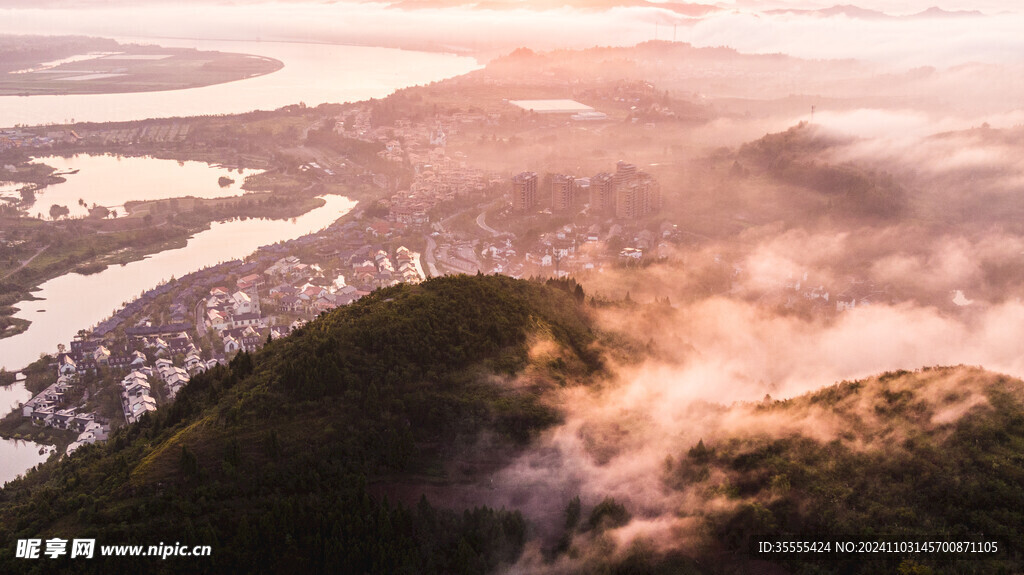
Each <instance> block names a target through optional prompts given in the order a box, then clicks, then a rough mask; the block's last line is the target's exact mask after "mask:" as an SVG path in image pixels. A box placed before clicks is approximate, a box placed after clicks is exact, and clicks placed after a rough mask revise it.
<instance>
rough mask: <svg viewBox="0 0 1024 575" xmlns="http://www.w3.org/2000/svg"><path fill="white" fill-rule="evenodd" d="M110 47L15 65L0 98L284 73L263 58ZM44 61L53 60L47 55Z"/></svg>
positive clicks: (191, 84)
mask: <svg viewBox="0 0 1024 575" xmlns="http://www.w3.org/2000/svg"><path fill="white" fill-rule="evenodd" d="M32 41H33V39H27V40H26V42H32ZM36 41H39V40H36ZM45 41H46V42H54V41H59V39H57V40H53V39H46V40H45ZM97 41H98V42H99V40H97ZM110 42H112V41H102V43H103V46H104V48H103V50H102V51H96V50H95V49H93V50H90V51H87V52H84V53H77V54H68V55H67V56H65V57H64V58H61V59H59V60H54V61H49V62H43V61H41V60H37V61H30V60H24V61H20V62H19V63H18V66H19V67H20V69H17V70H10V71H8V72H6V73H2V74H0V96H29V97H31V96H49V95H61V96H65V95H82V94H89V95H99V94H126V93H136V92H162V91H169V90H182V89H188V88H200V87H203V86H212V85H216V84H224V83H227V82H234V81H237V80H244V79H247V78H254V77H257V76H264V75H266V74H270V73H273V72H276V71H278V70H280V69H281V68H283V67H284V63H283V62H281V61H280V60H277V59H274V58H267V57H264V56H254V55H250V54H236V53H228V52H216V51H199V50H194V49H187V48H163V47H160V46H142V45H138V44H119V43H116V42H115V43H113V44H112V45H109V43H110ZM69 49H70V51H80V50H87V49H88V48H87V47H83V46H74V47H71V46H69ZM45 57H46V58H52V55H49V56H45Z"/></svg>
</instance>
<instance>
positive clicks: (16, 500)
mask: <svg viewBox="0 0 1024 575" xmlns="http://www.w3.org/2000/svg"><path fill="white" fill-rule="evenodd" d="M575 287H576V286H575V283H574V282H549V283H548V284H541V283H537V282H528V281H519V280H513V279H510V278H506V277H499V276H488V277H483V276H477V277H444V278H439V279H434V280H430V281H427V282H425V283H423V284H420V285H417V286H409V285H401V286H396V287H393V288H388V289H383V290H378V291H376V292H374V293H373V294H371V295H370V296H367V297H364V298H363V299H361V300H359V301H358V302H356V303H354V304H353V305H351V306H349V307H346V308H341V309H338V310H335V311H333V312H330V313H327V314H323V315H321V316H320V317H319V318H318V319H317V320H315V321H313V322H311V323H310V324H308V325H307V326H305V327H303V328H302V329H301V330H299V331H298V332H297V333H295V334H293V335H292V336H290V337H288V338H285V339H281V340H277V341H273V342H271V343H269V344H268V345H267V346H265V347H264V348H263V349H262V350H261V351H260V352H258V353H256V354H253V355H246V354H242V355H240V356H238V357H236V358H235V359H234V360H233V361H232V362H231V364H230V366H229V367H228V368H218V369H215V370H212V371H210V372H208V373H207V374H204V375H200V376H198V377H196V378H195V379H193V380H192V382H191V383H190V384H189V385H188V386H186V388H185V389H184V390H183V391H182V392H181V394H180V395H179V398H178V400H177V401H176V402H175V403H174V404H173V405H172V406H170V407H169V408H165V409H161V410H159V411H158V412H156V413H155V414H152V415H151V416H149V417H148V419H144V420H143V421H142V422H140V423H139V424H138V425H133V426H129V427H128V428H127V429H123V430H121V431H119V432H118V433H117V434H116V435H115V436H114V437H113V438H112V439H111V440H110V441H108V442H107V443H105V444H97V445H93V446H86V447H83V448H81V449H80V450H79V451H78V452H76V453H75V455H74V457H71V458H68V459H65V460H64V461H62V462H60V463H59V464H53V463H49V464H46V465H44V466H42V468H41V469H40V470H38V471H36V472H33V473H31V474H29V476H28V477H27V478H26V479H23V480H19V481H16V482H13V483H11V484H9V485H8V487H7V488H6V489H4V490H3V491H0V573H21V572H26V571H29V572H32V571H33V570H34V571H35V572H39V573H44V572H45V573H53V572H58V571H61V572H71V571H73V572H91V573H111V572H120V569H128V568H130V569H132V570H134V571H136V572H160V573H177V572H182V573H197V572H210V573H214V572H216V573H231V572H237V573H257V572H269V573H278V572H289V573H315V572H328V573H363V572H378V573H429V572H435V573H482V572H485V571H490V570H493V569H495V568H496V567H498V566H499V564H501V563H511V562H513V561H515V560H516V558H517V557H518V555H519V554H520V553H521V550H522V547H523V543H524V540H525V537H526V525H525V521H524V518H523V517H522V516H521V515H520V514H519V513H518V512H515V511H511V510H508V511H506V510H493V509H489V508H476V509H471V510H467V511H466V512H465V513H461V512H460V513H454V512H450V511H444V510H440V509H435V508H434V507H432V506H431V505H430V504H429V503H428V502H427V501H425V500H424V501H421V502H420V504H419V505H418V506H417V505H415V504H413V505H409V506H401V505H397V504H395V503H394V502H393V501H392V502H388V501H387V500H386V498H384V497H379V498H375V497H371V496H370V495H368V489H367V486H368V485H371V486H372V485H373V484H374V482H377V481H379V480H380V479H381V478H387V477H396V476H397V477H402V476H408V475H412V474H420V475H428V476H429V475H430V474H431V473H434V474H435V475H438V474H440V472H438V471H436V470H437V469H439V467H440V463H441V460H442V459H444V458H445V457H450V456H451V454H452V453H453V452H454V450H455V448H456V447H457V446H458V445H460V444H463V443H466V442H471V441H472V440H473V438H475V437H476V436H477V434H479V433H480V432H481V431H484V430H487V431H488V432H490V434H491V435H492V436H493V438H494V441H495V445H497V446H501V445H506V446H509V448H510V449H514V448H515V446H517V445H519V446H521V445H524V444H525V443H526V442H528V441H529V440H530V438H531V437H532V436H533V435H535V433H536V432H537V431H538V430H540V429H542V428H544V427H547V426H550V425H552V424H554V423H556V422H557V421H559V413H558V412H557V411H556V410H555V409H554V408H552V407H550V406H548V405H546V404H544V403H542V402H541V401H540V395H541V393H542V392H543V391H544V390H545V389H546V388H547V387H548V386H551V385H559V384H560V383H561V382H564V381H565V379H566V378H576V379H581V380H582V379H586V378H588V377H589V376H590V374H593V373H595V372H597V371H598V370H600V364H599V361H598V359H597V357H598V356H597V354H596V353H595V352H594V351H592V349H591V346H592V344H593V339H594V336H593V333H592V331H591V329H590V327H589V323H588V320H587V318H586V316H585V313H584V310H583V306H582V299H583V298H582V295H583V294H582V291H581V290H574V289H573V288H575ZM539 341H544V342H546V345H547V347H549V348H550V347H551V346H550V344H551V343H552V342H553V343H555V344H556V346H554V347H555V348H557V349H558V350H559V351H558V357H557V361H552V362H550V363H551V365H550V366H541V367H540V368H538V367H536V366H533V365H531V361H530V349H531V346H533V345H536V344H537V342H539ZM524 370H526V371H528V372H529V378H528V379H529V383H528V384H524V383H523V382H521V381H518V380H516V379H514V377H513V376H514V375H515V374H520V375H522V374H524ZM495 374H498V375H497V376H495ZM513 381H515V382H516V384H515V385H513V384H512V382H513ZM435 480H437V481H443V480H444V478H443V477H435ZM49 537H60V538H64V539H72V538H95V539H96V540H97V545H103V544H118V545H131V544H137V545H156V544H159V543H161V542H164V543H173V542H181V543H183V544H186V545H200V544H201V545H211V546H212V547H213V549H214V553H213V556H212V557H211V558H210V559H208V560H197V559H173V558H172V559H167V560H165V561H161V560H159V559H156V560H154V559H145V560H141V559H123V560H120V561H118V560H103V559H100V558H94V559H91V560H82V559H80V558H78V559H74V560H70V559H68V558H66V557H65V558H63V559H56V560H54V559H49V558H43V559H39V560H36V561H30V560H25V559H15V558H14V551H15V547H16V546H15V542H16V540H18V539H24V538H43V539H46V538H49ZM197 569H198V570H197Z"/></svg>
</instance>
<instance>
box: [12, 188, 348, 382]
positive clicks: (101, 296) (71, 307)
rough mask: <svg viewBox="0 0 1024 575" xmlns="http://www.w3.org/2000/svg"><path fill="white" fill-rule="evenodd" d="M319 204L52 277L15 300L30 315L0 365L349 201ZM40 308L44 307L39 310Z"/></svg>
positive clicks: (300, 231)
mask: <svg viewBox="0 0 1024 575" xmlns="http://www.w3.org/2000/svg"><path fill="white" fill-rule="evenodd" d="M324 200H325V201H326V202H327V203H326V204H325V205H324V206H323V207H320V208H317V209H315V210H312V211H310V212H308V213H306V214H304V215H302V216H299V217H298V218H293V219H291V220H263V219H248V220H244V221H242V220H235V221H230V222H223V223H220V222H217V223H214V224H213V225H212V227H211V228H210V229H209V230H207V231H205V232H201V233H198V234H196V235H195V236H194V237H193V238H192V239H190V240H189V242H188V245H187V246H185V247H183V248H179V249H175V250H167V251H164V252H160V253H158V254H154V255H152V256H150V257H147V258H146V259H143V260H139V261H135V262H131V263H129V264H127V265H123V266H120V265H118V266H111V267H109V268H107V269H106V270H104V271H102V272H100V273H97V274H93V275H89V276H82V275H79V274H75V273H70V274H67V275H63V276H61V277H59V278H55V279H52V280H50V281H48V282H46V283H44V284H43V285H42V286H41V288H42V289H41V290H40V291H37V292H34V293H33V295H34V296H35V297H37V298H43V299H42V300H35V301H23V302H19V303H18V304H17V306H16V307H18V308H20V310H21V311H19V312H18V313H17V314H15V317H20V318H24V319H28V320H30V321H32V325H31V326H29V328H28V330H27V331H25V332H24V333H21V334H19V335H16V336H14V337H9V338H7V339H0V367H6V368H7V369H8V370H13V369H20V368H22V367H25V366H26V365H28V364H29V363H31V362H32V361H34V360H35V359H37V358H38V357H39V354H40V353H47V352H53V351H55V350H56V348H57V344H58V343H64V344H65V345H66V344H68V343H69V342H70V341H71V339H72V338H73V337H74V336H75V334H76V333H78V330H79V329H82V328H88V327H90V326H93V325H95V324H96V323H98V322H99V321H101V320H103V319H105V318H107V317H109V316H110V315H111V314H112V313H113V312H114V311H115V310H116V309H118V308H120V307H121V306H122V304H123V303H126V302H128V301H130V300H133V299H135V298H136V297H138V296H139V295H140V294H141V293H142V292H144V291H146V290H148V289H150V288H152V287H154V286H156V285H157V284H159V283H160V282H162V281H165V280H169V279H171V278H172V277H179V278H180V277H182V276H184V275H186V274H188V273H189V272H193V271H196V270H198V269H200V268H203V267H206V266H210V265H214V264H217V263H220V262H222V261H227V260H231V259H235V258H239V257H243V256H246V255H248V254H250V253H252V252H253V251H255V250H256V249H257V248H258V247H260V246H264V245H268V244H272V243H276V242H278V241H281V240H289V239H293V238H297V237H300V236H303V235H306V234H308V233H312V232H315V231H317V230H320V229H323V228H324V227H327V226H328V225H330V224H331V223H333V222H334V221H335V220H337V219H338V218H340V217H341V216H342V215H344V214H346V213H348V212H349V211H350V210H351V209H352V208H353V207H354V206H355V204H356V203H355V202H354V201H353V200H349V199H348V198H345V197H342V196H325V197H324ZM39 310H46V313H39Z"/></svg>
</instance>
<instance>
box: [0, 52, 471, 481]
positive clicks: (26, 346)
mask: <svg viewBox="0 0 1024 575" xmlns="http://www.w3.org/2000/svg"><path fill="white" fill-rule="evenodd" d="M119 40H121V41H128V42H131V41H139V39H133V38H119ZM144 41H145V42H147V43H154V44H160V45H162V46H167V47H192V48H197V49H200V50H220V51H226V52H240V53H246V54H256V55H261V56H269V57H272V58H276V59H278V60H281V61H282V62H284V65H285V66H284V68H282V69H281V70H279V71H277V72H274V73H272V74H268V75H265V76H259V77H256V78H250V79H246V80H240V81H236V82H229V83H226V84H219V85H215V86H206V87H203V88H195V89H189V90H177V91H167V92H149V93H133V94H102V95H74V96H33V97H17V96H7V97H0V126H15V125H33V124H52V123H63V122H66V121H71V120H74V121H79V122H81V121H93V122H106V121H127V120H140V119H145V118H153V117H171V116H193V115H208V114H232V113H239V112H247V111H250V110H256V109H262V110H269V109H275V108H279V107H282V106H286V105H291V104H297V103H300V102H302V103H305V104H307V105H310V106H314V105H317V104H320V103H325V102H353V101H360V100H366V99H370V98H382V97H384V96H387V95H388V94H390V93H392V92H394V91H395V90H397V89H400V88H404V87H408V86H413V85H417V84H425V83H429V82H434V81H438V80H442V79H444V78H448V77H452V76H456V75H459V74H463V73H466V72H469V71H471V70H473V69H476V68H479V67H480V64H478V63H477V61H476V60H474V59H472V58H467V57H461V56H455V55H451V54H438V53H426V52H415V51H407V50H396V49H391V48H374V47H359V46H341V45H331V44H299V43H283V42H233V41H197V40H167V39H160V40H144ZM155 161H158V160H151V159H133V160H132V161H130V162H123V163H122V165H121V168H122V169H123V170H124V171H123V172H120V173H118V172H117V171H116V170H114V171H112V172H108V173H110V174H111V175H110V178H109V179H108V181H107V182H106V183H105V185H106V186H109V187H112V188H120V189H117V190H110V191H108V192H105V193H109V194H111V196H110V197H129V196H130V194H131V190H129V189H127V188H128V186H130V185H131V184H130V183H131V182H136V184H137V183H138V179H137V178H135V176H134V175H133V173H134V172H135V171H136V170H145V169H147V168H146V166H147V165H150V164H147V162H155ZM81 162H87V163H92V164H95V166H94V167H99V163H100V162H101V161H94V160H80V163H81ZM150 166H152V165H150ZM68 167H70V166H68ZM196 169H198V168H196ZM186 171H187V170H186ZM84 174H85V172H84V171H83V172H82V175H83V176H84ZM115 174H116V175H115ZM204 177H209V176H204ZM239 179H240V178H239ZM212 180H213V181H215V180H216V178H215V177H213V178H212ZM72 181H73V180H72V179H70V178H69V184H70V183H71V182H72ZM65 185H67V184H65ZM74 185H76V184H72V185H71V186H69V187H68V188H65V191H66V192H67V193H69V194H71V195H69V196H68V199H71V200H73V201H74V204H77V201H78V199H79V197H81V199H83V200H85V201H86V202H88V203H89V204H92V203H93V202H95V203H98V204H101V205H102V204H104V202H105V201H109V200H103V201H101V200H100V199H97V200H90V199H89V198H86V197H85V196H86V191H85V190H83V191H82V192H81V193H79V192H72V186H74ZM135 189H138V188H135ZM11 191H14V189H13V188H12V189H11V190H8V192H11ZM63 193H64V192H61V191H60V189H59V187H54V188H53V190H52V193H51V194H50V197H49V198H46V197H44V194H41V196H40V202H41V203H44V202H45V205H47V206H49V205H50V204H52V203H54V199H55V198H56V197H57V196H58V195H60V194H63ZM91 193H92V194H93V195H94V196H95V197H97V198H99V197H100V196H99V195H97V194H98V192H91ZM235 193H237V192H234V191H231V190H226V191H225V192H224V193H223V194H221V195H234V194H235ZM324 199H325V200H326V202H327V203H326V205H324V206H323V207H321V208H318V209H316V210H312V211H311V212H309V213H307V214H305V215H303V216H300V217H298V218H295V219H294V220H287V221H282V220H258V219H249V220H245V221H241V220H236V221H230V222H223V223H215V224H213V226H212V227H211V229H210V230H207V231H205V232H201V233H199V234H196V235H195V236H194V237H193V238H191V239H190V240H189V242H188V245H187V246H186V247H184V248H180V249H176V250H169V251H165V252H161V253H159V254H155V255H153V256H150V257H148V258H145V259H143V260H140V261H136V262H132V263H129V264H127V265H124V266H114V267H110V268H107V269H106V270H104V271H102V272H100V273H98V274H94V275H91V276H81V275H78V274H68V275H65V276H61V277H59V278H55V279H53V280H50V281H48V282H46V283H45V284H43V285H42V286H41V288H42V289H41V291H39V292H36V293H35V295H36V297H39V298H42V299H40V300H37V301H30V302H20V303H18V304H17V307H18V308H20V310H21V311H19V312H18V314H17V317H22V318H26V319H29V320H31V321H32V325H31V326H30V327H29V329H28V331H26V332H25V333H22V334H20V335H17V336H15V337H12V338H7V339H3V340H0V366H3V367H6V368H7V369H9V370H13V369H20V368H21V367H24V366H25V365H27V364H28V363H30V362H32V361H33V360H34V359H36V358H37V357H39V354H40V353H45V352H53V351H54V350H55V349H56V346H57V344H58V343H67V342H69V341H70V340H71V338H72V337H73V336H74V335H75V334H76V333H77V332H78V330H79V329H82V328H86V327H89V326H92V325H94V324H96V323H97V322H99V321H101V320H102V319H104V318H106V317H108V316H109V315H110V314H111V312H112V311H114V310H115V309H117V308H119V307H121V305H122V304H123V303H125V302H127V301H130V300H132V299H134V298H135V297H136V296H138V295H139V294H140V293H141V292H143V291H145V290H148V289H150V288H152V287H154V286H155V285H157V284H158V283H160V282H161V281H163V280H167V279H170V278H171V277H181V276H183V275H185V274H187V273H189V272H192V271H195V270H198V269H200V268H203V267H205V266H208V265H213V264H216V263H218V262H221V261H226V260H230V259H235V258H239V257H243V256H245V255H248V254H249V253H251V252H252V251H254V250H255V249H256V248H258V247H259V246H262V245H267V244H271V243H275V242H277V241H281V240H287V239H291V238H296V237H299V236H302V235H305V234H307V233H311V232H314V231H317V230H319V229H322V228H323V227H325V226H327V225H329V224H331V223H332V222H334V221H335V220H336V219H337V218H339V217H341V216H342V215H344V214H345V213H347V212H348V211H349V210H351V209H352V207H353V206H354V205H355V202H353V201H351V200H349V199H347V198H344V197H341V196H326V197H325V198H324ZM68 203H69V204H70V203H71V202H68ZM69 207H73V205H69ZM29 395H30V394H29V393H28V392H27V391H26V390H25V388H24V386H23V385H21V384H20V383H16V384H14V385H11V386H9V387H6V388H4V387H0V411H3V412H4V413H6V411H7V409H9V408H10V407H12V406H16V405H17V404H18V403H20V402H23V401H25V400H27V399H28V398H29ZM38 451H39V446H38V445H36V444H33V443H31V442H24V441H11V440H0V484H2V483H3V482H4V481H7V480H10V479H12V478H14V477H15V476H17V475H18V474H20V473H23V472H24V471H25V470H27V469H28V468H30V467H32V466H33V465H35V464H36V463H39V462H40V461H42V460H43V459H44V458H45V456H44V455H40V454H39V453H38Z"/></svg>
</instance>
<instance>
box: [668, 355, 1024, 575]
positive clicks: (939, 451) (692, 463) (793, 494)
mask: <svg viewBox="0 0 1024 575" xmlns="http://www.w3.org/2000/svg"><path fill="white" fill-rule="evenodd" d="M742 419H743V423H742V425H739V424H737V425H734V431H732V432H730V433H727V434H725V435H724V436H723V437H719V438H716V439H715V440H714V441H708V442H707V443H705V442H703V441H701V442H700V443H698V444H697V445H695V446H694V447H693V448H692V449H690V450H689V452H688V453H686V454H682V456H681V457H680V458H679V461H678V462H675V463H673V464H671V465H669V466H668V471H667V478H668V479H667V484H668V485H669V486H670V487H671V488H672V489H675V490H679V491H686V492H688V493H691V494H692V495H693V496H694V497H695V498H697V499H698V500H700V501H702V502H703V504H702V505H698V506H697V508H700V509H703V511H701V514H702V520H703V523H704V529H705V533H706V535H707V547H706V548H705V549H704V550H703V551H702V553H704V554H706V555H707V556H708V557H716V556H717V557H719V558H721V557H730V558H732V559H730V560H729V561H726V563H732V564H735V559H736V558H740V562H741V564H742V561H746V560H748V559H749V560H754V561H755V562H761V561H769V562H771V563H775V564H777V565H780V566H783V567H785V571H786V572H795V573H833V572H843V573H895V572H904V573H931V572H936V573H997V572H1020V570H1021V569H1022V568H1024V561H1022V553H1024V543H1022V541H1024V382H1022V381H1021V380H1019V379H1015V378H1011V377H1008V376H1003V375H999V374H994V373H991V372H987V371H984V370H982V369H980V368H971V367H948V368H933V369H924V370H920V371H917V372H905V371H900V372H891V373H886V374H883V375H880V376H877V377H873V378H870V379H866V380H863V381H857V382H843V383H840V384H837V385H834V386H831V387H827V388H824V389H822V390H820V391H817V392H814V393H810V394H807V395H804V396H800V397H797V398H794V399H790V400H786V401H768V402H765V403H762V404H759V405H757V406H752V407H750V409H749V412H748V413H747V414H745V415H744V417H743V418H742ZM712 501H717V502H718V503H719V505H712V504H711V502H712ZM762 541H763V542H829V543H830V544H831V547H832V551H831V552H828V553H788V554H785V553H778V552H776V551H772V552H768V553H758V550H759V549H758V542H762ZM835 542H854V543H856V544H858V545H857V547H860V545H859V544H860V543H862V542H863V543H870V544H875V543H881V544H887V546H884V547H883V549H884V550H885V551H881V552H878V551H876V552H871V553H860V552H857V553H838V552H836V551H837V548H836V546H835ZM914 542H918V543H926V542H939V543H941V542H947V543H953V544H956V543H957V542H963V543H967V544H972V545H973V546H972V547H970V548H968V547H965V546H962V547H963V551H962V552H960V553H957V552H950V553H944V552H932V553H914V552H910V553H901V552H893V550H894V549H896V550H898V549H899V545H901V544H903V543H914ZM992 543H995V544H996V546H997V548H998V552H997V553H986V552H982V549H991V547H992ZM904 547H905V545H904ZM750 564H752V563H747V565H750Z"/></svg>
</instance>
